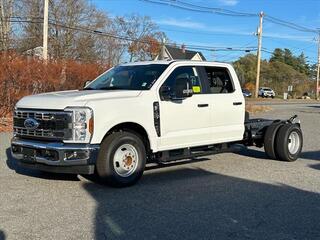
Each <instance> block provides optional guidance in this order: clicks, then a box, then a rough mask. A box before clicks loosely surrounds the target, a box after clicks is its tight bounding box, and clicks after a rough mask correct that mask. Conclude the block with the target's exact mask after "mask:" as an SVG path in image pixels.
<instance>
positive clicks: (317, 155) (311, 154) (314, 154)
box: [301, 151, 320, 160]
mask: <svg viewBox="0 0 320 240" xmlns="http://www.w3.org/2000/svg"><path fill="white" fill-rule="evenodd" d="M301 158H304V159H309V160H320V151H308V152H302V153H301Z"/></svg>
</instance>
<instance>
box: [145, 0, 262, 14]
mask: <svg viewBox="0 0 320 240" xmlns="http://www.w3.org/2000/svg"><path fill="white" fill-rule="evenodd" d="M140 1H144V2H149V3H153V4H158V5H166V6H170V7H175V8H180V9H183V10H188V11H193V12H203V13H212V14H218V15H227V16H233V17H256V16H257V14H253V13H244V12H236V11H231V10H227V9H223V8H211V7H205V6H200V5H196V4H191V3H187V2H183V1H179V0H174V1H171V0H140Z"/></svg>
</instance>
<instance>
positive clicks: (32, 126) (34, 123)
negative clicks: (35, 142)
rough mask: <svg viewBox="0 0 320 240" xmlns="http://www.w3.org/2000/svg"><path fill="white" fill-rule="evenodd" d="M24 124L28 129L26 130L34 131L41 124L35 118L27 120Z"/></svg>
mask: <svg viewBox="0 0 320 240" xmlns="http://www.w3.org/2000/svg"><path fill="white" fill-rule="evenodd" d="M23 124H24V126H25V127H26V129H28V130H34V129H36V128H37V127H38V126H39V124H40V123H39V122H37V121H36V120H35V119H33V118H27V119H26V120H25V121H24V123H23Z"/></svg>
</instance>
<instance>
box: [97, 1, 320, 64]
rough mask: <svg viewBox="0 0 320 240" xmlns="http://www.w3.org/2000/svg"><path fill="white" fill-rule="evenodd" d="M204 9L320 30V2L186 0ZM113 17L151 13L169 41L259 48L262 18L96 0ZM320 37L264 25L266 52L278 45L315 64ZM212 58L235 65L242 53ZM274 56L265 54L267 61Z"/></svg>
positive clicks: (213, 54) (208, 54) (211, 54)
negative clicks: (219, 9) (225, 11)
mask: <svg viewBox="0 0 320 240" xmlns="http://www.w3.org/2000/svg"><path fill="white" fill-rule="evenodd" d="M183 1H184V2H188V3H194V4H197V5H202V6H209V7H218V8H224V9H228V10H234V11H241V12H250V13H259V12H260V11H264V12H265V13H266V14H267V15H270V16H272V17H277V18H280V19H282V20H286V21H290V22H294V23H296V24H299V25H302V26H305V27H309V28H320V0H183ZM91 2H92V3H94V4H95V5H96V6H97V7H98V8H100V9H103V10H104V11H106V12H107V13H109V15H110V16H115V15H127V14H132V13H138V14H140V15H147V16H150V17H151V18H152V20H153V21H154V22H156V23H157V24H158V25H159V28H160V30H162V31H164V32H165V33H166V34H167V36H168V37H169V39H170V40H171V41H173V42H176V43H179V44H180V43H184V44H189V45H205V46H211V47H256V46H257V37H256V36H254V34H253V33H254V32H255V31H256V29H257V26H258V23H259V19H258V17H253V18H252V17H249V18H246V17H230V16H221V15H215V14H209V13H198V12H192V11H186V10H182V9H177V8H174V7H170V6H163V5H156V4H151V3H148V2H145V1H140V0H91ZM316 39H317V36H316V34H315V33H307V32H300V31H297V30H293V29H290V28H286V27H283V26H280V25H276V24H274V23H271V22H268V21H264V24H263V40H262V45H263V47H264V48H266V49H268V50H270V51H272V50H273V49H274V48H276V47H280V48H289V49H290V50H291V51H292V52H293V53H294V54H296V55H298V54H300V53H301V52H302V51H303V52H304V53H305V55H306V56H307V57H308V59H309V61H310V62H315V61H316V60H317V44H316ZM203 53H204V55H205V56H206V57H207V59H208V60H215V61H234V60H236V59H237V58H238V57H239V56H242V55H244V54H245V53H243V52H230V51H229V52H221V51H215V52H211V51H204V52H203ZM269 56H270V54H268V53H265V52H264V53H263V54H262V57H263V58H268V57H269Z"/></svg>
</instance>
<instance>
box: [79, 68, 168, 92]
mask: <svg viewBox="0 0 320 240" xmlns="http://www.w3.org/2000/svg"><path fill="white" fill-rule="evenodd" d="M167 67H168V65H167V64H149V65H131V66H117V67H114V68H112V69H111V70H109V71H107V72H105V73H103V74H102V75H100V76H99V77H97V78H96V79H95V80H94V81H93V82H91V83H90V84H89V85H88V86H86V87H85V88H84V90H118V89H123V90H148V89H150V88H151V87H152V85H153V84H154V83H155V81H157V79H158V78H159V76H160V75H161V74H162V73H163V71H164V70H165V69H166V68H167Z"/></svg>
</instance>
